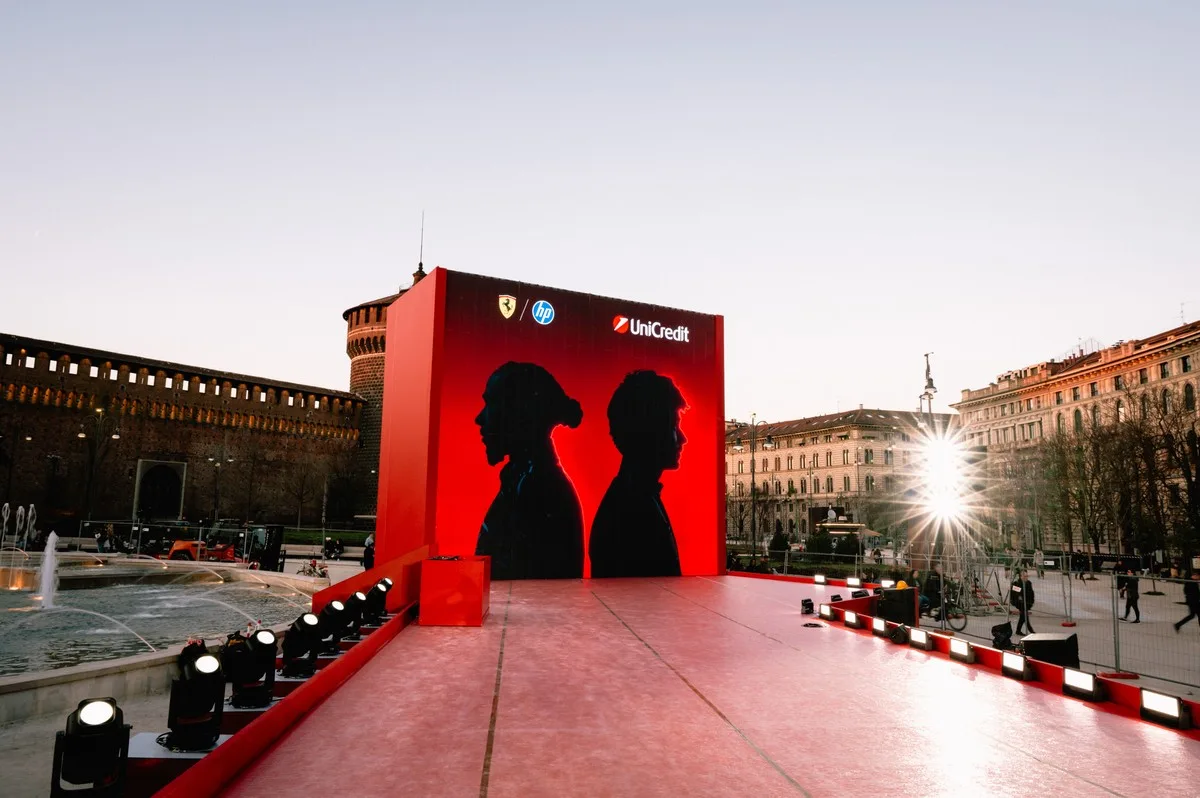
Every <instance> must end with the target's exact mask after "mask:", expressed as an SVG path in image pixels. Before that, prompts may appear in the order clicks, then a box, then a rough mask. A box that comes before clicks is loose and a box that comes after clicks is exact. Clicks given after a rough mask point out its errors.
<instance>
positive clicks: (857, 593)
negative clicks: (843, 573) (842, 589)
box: [850, 590, 871, 598]
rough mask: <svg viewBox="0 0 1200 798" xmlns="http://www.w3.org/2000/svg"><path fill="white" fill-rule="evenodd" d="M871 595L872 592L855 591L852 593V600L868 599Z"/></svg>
mask: <svg viewBox="0 0 1200 798" xmlns="http://www.w3.org/2000/svg"><path fill="white" fill-rule="evenodd" d="M870 595H871V593H870V591H867V590H855V591H852V592H851V593H850V598H867V597H868V596H870Z"/></svg>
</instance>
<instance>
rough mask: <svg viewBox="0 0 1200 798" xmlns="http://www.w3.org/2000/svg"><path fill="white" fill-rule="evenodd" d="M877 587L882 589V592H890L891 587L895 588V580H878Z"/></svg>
mask: <svg viewBox="0 0 1200 798" xmlns="http://www.w3.org/2000/svg"><path fill="white" fill-rule="evenodd" d="M879 586H880V587H881V588H883V589H884V590H891V589H892V588H893V587H895V586H896V580H895V579H880V580H879Z"/></svg>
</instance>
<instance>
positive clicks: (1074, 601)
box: [729, 551, 1200, 687]
mask: <svg viewBox="0 0 1200 798" xmlns="http://www.w3.org/2000/svg"><path fill="white" fill-rule="evenodd" d="M902 559H903V558H896V559H895V560H894V559H893V557H892V555H891V553H890V552H884V557H883V558H882V560H883V561H882V562H876V560H875V558H873V557H871V556H870V555H867V556H864V555H862V554H858V555H855V554H846V555H837V554H818V555H813V554H810V553H807V552H796V551H778V552H771V553H770V555H769V556H766V557H760V558H757V560H756V561H755V560H752V559H751V558H747V557H743V558H741V559H740V560H739V561H738V562H737V563H733V562H731V563H729V564H730V565H731V566H733V567H734V568H739V567H740V568H741V569H743V570H760V571H761V570H765V571H767V572H772V573H778V574H818V573H824V574H826V575H827V576H836V577H845V576H857V577H861V578H863V579H865V580H878V579H883V578H891V579H905V580H906V581H907V582H909V583H910V584H912V583H913V581H914V579H913V577H912V568H911V567H910V564H909V563H908V562H907V561H902V562H898V563H897V562H896V560H902ZM1030 559H1031V558H1029V557H1028V556H1026V557H1024V558H1017V562H1016V564H1015V565H1014V563H1013V560H1012V558H1008V557H1004V558H998V559H997V558H992V559H985V558H979V559H976V560H972V561H967V562H966V564H965V565H964V560H963V559H961V558H960V559H958V560H956V561H954V560H947V561H941V560H938V559H936V558H934V559H932V560H931V561H930V568H929V569H922V570H921V571H920V572H919V574H918V575H917V577H916V581H917V584H918V586H919V587H920V588H922V590H924V588H925V587H926V586H927V584H928V582H927V580H928V574H929V570H931V569H932V567H933V566H934V565H940V566H942V570H943V572H944V573H945V574H947V578H946V579H944V580H943V581H942V589H941V590H940V591H937V592H936V593H935V595H934V597H933V598H932V600H931V601H929V602H928V606H927V607H925V609H926V611H927V612H928V614H927V615H926V616H925V617H922V619H921V625H922V626H927V627H931V628H943V629H948V630H950V631H954V632H955V633H956V634H960V635H966V636H968V637H973V638H977V639H980V640H983V641H986V642H987V643H989V644H991V643H992V641H993V639H994V634H993V631H992V630H993V627H996V626H1002V625H1004V624H1008V623H1011V624H1012V626H1013V629H1014V632H1015V628H1016V625H1017V622H1018V620H1019V615H1018V613H1017V610H1016V609H1015V608H1014V607H1013V605H1012V602H1011V600H1010V599H1011V596H1012V591H1011V586H1012V583H1013V582H1014V581H1015V579H1016V574H1017V572H1018V570H1019V569H1024V571H1025V573H1026V576H1027V578H1028V580H1029V582H1030V584H1031V585H1032V587H1033V594H1034V602H1033V606H1032V608H1031V609H1030V612H1029V614H1028V619H1029V623H1030V624H1031V626H1032V628H1033V629H1034V630H1035V631H1037V632H1065V633H1074V634H1076V635H1077V637H1078V641H1079V658H1080V662H1081V664H1082V665H1086V666H1090V667H1091V669H1094V670H1097V671H1121V672H1127V673H1136V674H1139V675H1141V676H1145V677H1149V678H1153V679H1159V680H1162V681H1164V682H1172V683H1175V684H1180V685H1187V686H1192V687H1200V616H1194V617H1191V618H1188V619H1187V622H1186V623H1184V624H1182V625H1181V626H1180V627H1179V628H1178V631H1177V630H1176V623H1178V622H1180V621H1182V620H1183V619H1184V618H1186V617H1187V616H1189V615H1190V614H1191V610H1190V609H1189V607H1188V606H1187V603H1186V600H1185V597H1184V595H1185V594H1184V586H1185V584H1186V583H1187V582H1188V581H1189V580H1186V579H1171V578H1161V577H1157V576H1150V575H1146V574H1137V575H1136V576H1135V581H1136V587H1135V588H1134V591H1136V595H1137V600H1136V602H1135V603H1130V602H1128V601H1127V598H1128V596H1129V595H1130V593H1131V592H1134V591H1131V590H1130V589H1129V584H1128V583H1127V577H1126V576H1125V575H1122V574H1114V573H1112V572H1078V571H1074V572H1073V571H1071V570H1070V566H1069V563H1067V562H1065V561H1060V560H1059V559H1057V558H1047V559H1046V560H1045V561H1044V562H1043V564H1042V567H1040V568H1039V567H1037V566H1036V565H1035V564H1034V563H1032V562H1031V561H1030ZM1063 559H1065V558H1063ZM1046 562H1049V565H1047V564H1046ZM755 563H757V567H755ZM964 577H965V579H964ZM965 580H969V582H970V583H969V584H963V581H965ZM1198 587H1200V586H1198ZM940 604H946V605H948V606H949V607H951V610H950V611H949V612H947V613H946V614H945V615H946V616H948V617H943V615H942V613H940V612H939V611H938V605H940ZM1127 604H1129V607H1128V613H1127V612H1126V606H1127ZM1126 615H1128V618H1126V617H1125V616H1126ZM1022 632H1023V634H1021V635H1017V634H1014V636H1013V638H1012V639H1013V642H1014V643H1016V642H1019V641H1020V640H1021V639H1022V637H1023V636H1024V633H1025V630H1022Z"/></svg>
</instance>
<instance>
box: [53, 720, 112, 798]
mask: <svg viewBox="0 0 1200 798" xmlns="http://www.w3.org/2000/svg"><path fill="white" fill-rule="evenodd" d="M124 721H125V716H124V714H123V713H122V712H121V708H120V707H118V706H117V702H116V699H113V698H87V699H84V700H83V701H80V702H79V706H77V707H76V708H75V711H74V712H72V713H71V714H70V715H68V716H67V726H66V730H65V731H60V732H58V733H57V734H56V735H55V738H54V762H53V764H52V765H51V769H50V795H51V796H52V798H60V797H61V796H67V795H71V796H112V798H117V796H119V795H121V794H122V793H123V792H124V789H125V765H126V763H127V761H128V758H129V729H130V726H128V725H127V724H126V723H125V722H124Z"/></svg>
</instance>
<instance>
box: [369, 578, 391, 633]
mask: <svg viewBox="0 0 1200 798" xmlns="http://www.w3.org/2000/svg"><path fill="white" fill-rule="evenodd" d="M387 594H388V586H387V585H385V584H384V583H383V582H377V583H376V584H375V586H374V587H373V588H371V589H370V590H369V591H367V602H366V604H364V605H363V623H365V624H367V625H368V626H379V625H380V624H381V623H383V617H384V616H385V615H387Z"/></svg>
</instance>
